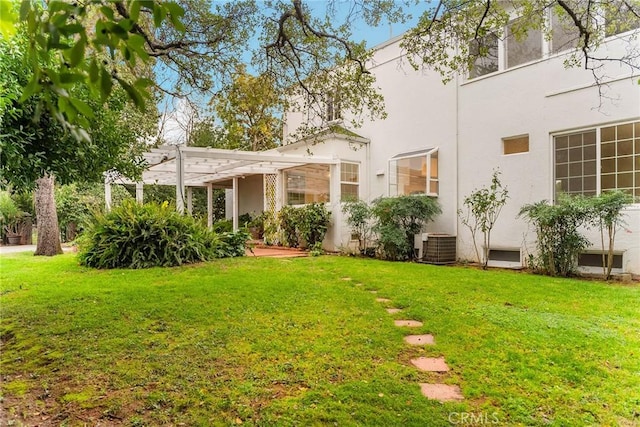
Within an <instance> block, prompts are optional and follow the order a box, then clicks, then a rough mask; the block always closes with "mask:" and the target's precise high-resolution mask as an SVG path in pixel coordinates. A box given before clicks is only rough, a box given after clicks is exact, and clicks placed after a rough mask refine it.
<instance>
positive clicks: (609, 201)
mask: <svg viewBox="0 0 640 427" xmlns="http://www.w3.org/2000/svg"><path fill="white" fill-rule="evenodd" d="M632 201H633V199H632V198H631V197H630V196H629V195H628V194H626V193H624V192H620V191H614V192H606V193H603V194H601V195H599V196H592V197H583V196H568V195H564V194H563V195H560V197H559V198H558V201H557V202H556V204H549V203H548V202H547V201H546V200H543V201H540V202H537V203H533V204H529V205H525V206H523V207H522V208H521V209H520V214H519V216H523V217H525V218H526V219H527V220H528V221H529V222H530V223H531V224H532V225H533V227H534V228H535V231H536V236H537V240H536V251H537V253H536V254H535V255H531V256H530V257H529V266H530V267H531V268H532V269H533V271H534V272H537V273H541V274H547V275H550V276H565V277H566V276H571V275H575V274H576V271H577V268H578V258H579V257H580V254H581V253H582V252H583V251H584V250H585V249H586V248H587V247H588V246H589V245H590V244H591V242H589V240H588V239H587V238H586V237H585V236H584V235H583V234H582V233H580V228H581V227H586V228H589V227H597V228H598V229H599V231H600V235H601V245H602V251H603V256H602V266H603V275H604V277H605V278H606V279H609V278H610V277H611V269H612V266H613V253H614V245H615V235H616V229H617V228H618V227H619V226H620V225H622V224H623V223H624V218H623V216H624V212H623V210H624V207H625V205H626V204H628V203H631V202H632ZM605 241H606V243H605Z"/></svg>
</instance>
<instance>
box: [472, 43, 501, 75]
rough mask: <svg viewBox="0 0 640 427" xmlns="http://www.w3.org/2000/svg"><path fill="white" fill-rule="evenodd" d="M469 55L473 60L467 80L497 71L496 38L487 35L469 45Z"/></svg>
mask: <svg viewBox="0 0 640 427" xmlns="http://www.w3.org/2000/svg"><path fill="white" fill-rule="evenodd" d="M469 55H470V56H471V57H472V58H474V60H473V65H472V66H471V69H470V70H469V78H470V79H473V78H476V77H480V76H484V75H485V74H489V73H493V72H496V71H498V36H496V35H495V34H489V35H487V36H486V37H483V38H481V39H479V40H473V41H472V42H471V43H470V45H469Z"/></svg>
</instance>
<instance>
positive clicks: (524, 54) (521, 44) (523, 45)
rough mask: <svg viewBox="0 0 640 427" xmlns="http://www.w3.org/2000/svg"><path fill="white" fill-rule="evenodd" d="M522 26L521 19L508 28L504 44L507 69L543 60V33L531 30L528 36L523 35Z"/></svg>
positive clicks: (512, 22)
mask: <svg viewBox="0 0 640 427" xmlns="http://www.w3.org/2000/svg"><path fill="white" fill-rule="evenodd" d="M520 26H521V24H520V20H519V19H516V20H514V21H511V23H510V24H509V25H508V26H507V31H506V38H505V42H504V43H505V50H506V59H507V61H506V67H507V68H511V67H515V66H516V65H520V64H524V63H525V62H530V61H535V60H536V59H540V58H542V32H541V31H540V30H536V29H533V28H530V29H529V30H528V31H527V33H526V34H522V30H521V29H520V28H519V27H520Z"/></svg>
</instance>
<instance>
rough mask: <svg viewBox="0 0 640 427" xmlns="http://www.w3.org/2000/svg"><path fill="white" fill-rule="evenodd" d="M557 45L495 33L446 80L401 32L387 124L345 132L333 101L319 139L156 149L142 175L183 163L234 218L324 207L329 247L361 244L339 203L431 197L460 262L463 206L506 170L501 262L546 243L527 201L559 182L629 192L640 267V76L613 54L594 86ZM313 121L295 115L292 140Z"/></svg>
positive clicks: (389, 69) (385, 87)
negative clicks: (407, 50) (407, 52)
mask: <svg viewBox="0 0 640 427" xmlns="http://www.w3.org/2000/svg"><path fill="white" fill-rule="evenodd" d="M638 31H639V30H637V29H636V30H635V32H634V31H631V32H627V33H623V34H616V35H613V36H612V37H610V38H609V39H607V41H606V43H605V44H604V45H603V46H602V54H603V55H604V56H611V57H615V56H616V54H618V53H620V52H622V51H623V50H625V49H628V47H629V43H630V41H629V39H630V38H631V36H632V35H634V34H636V35H637V33H638ZM554 42H555V43H556V45H560V41H559V40H554V39H552V40H546V39H545V37H543V35H542V34H540V33H535V32H534V33H532V34H530V35H529V36H528V38H527V39H526V40H524V41H521V42H518V43H516V42H514V41H510V42H509V40H507V41H499V40H497V39H496V41H495V43H496V44H495V47H494V50H493V51H492V53H493V56H492V57H491V58H490V59H485V60H483V62H482V63H478V64H477V65H478V67H477V68H476V69H474V70H472V72H471V73H469V75H466V76H463V75H459V76H457V77H456V78H455V79H454V80H453V81H451V82H449V83H448V84H446V85H445V84H443V83H442V81H441V76H440V75H439V74H437V73H435V72H432V71H428V70H420V71H415V70H414V69H412V68H411V67H410V66H409V64H408V62H407V61H406V58H405V57H404V55H403V51H402V50H401V48H400V38H396V39H392V40H390V41H388V42H387V43H384V44H382V45H380V46H378V47H377V48H375V54H374V57H373V60H372V62H371V64H370V71H371V72H372V73H373V74H374V75H375V77H376V84H377V85H378V86H379V87H380V89H381V92H382V94H383V96H384V98H385V104H386V111H387V114H388V118H387V119H386V120H378V121H370V122H366V123H364V124H363V126H362V127H361V128H358V129H348V130H345V128H347V127H348V126H347V124H346V123H348V122H347V121H344V122H342V120H341V119H340V118H339V114H337V112H336V111H335V110H334V109H330V112H329V113H330V114H333V115H334V117H330V118H334V119H335V120H334V121H332V122H331V123H330V126H329V127H327V128H326V129H325V130H324V131H323V132H322V133H321V134H320V136H318V135H316V136H315V137H313V138H307V139H302V140H298V141H293V142H290V143H288V144H286V145H283V146H282V147H279V148H277V149H274V150H270V151H267V152H260V153H246V152H234V151H231V152H226V151H225V150H206V149H196V148H188V147H183V148H180V149H176V148H161V149H158V150H154V153H153V155H152V157H153V156H156V158H155V159H152V160H151V163H152V165H153V164H154V163H155V166H152V167H151V168H150V169H149V170H148V171H147V172H146V173H145V182H158V183H165V182H163V179H165V175H163V173H164V172H167V171H168V172H171V173H174V174H175V172H176V171H178V172H180V171H181V170H182V172H183V175H184V179H183V181H182V182H179V187H180V188H182V186H183V185H184V186H186V187H188V186H207V187H209V188H214V187H223V188H228V189H229V195H230V196H231V197H230V198H229V200H233V203H232V209H231V210H232V211H233V212H234V213H235V215H234V216H235V217H236V218H237V215H238V214H242V213H244V212H254V213H255V212H260V211H262V210H274V209H275V210H277V209H278V208H279V207H281V206H283V205H287V204H288V205H300V204H304V203H310V202H314V201H315V202H325V203H327V204H328V205H327V206H328V208H329V209H330V210H331V213H332V226H331V228H330V230H329V233H328V235H327V238H326V240H325V242H324V245H325V248H326V249H329V250H335V249H338V248H340V247H346V246H349V245H350V244H353V242H352V241H351V234H350V231H349V229H348V227H347V226H346V222H345V218H344V217H343V214H342V211H341V206H342V202H343V201H344V200H345V199H347V198H348V197H351V196H357V197H359V198H360V199H362V200H365V201H369V202H370V201H372V200H374V199H375V198H377V197H380V196H393V195H399V194H417V193H422V194H428V195H430V196H433V197H436V198H437V199H438V201H439V203H440V205H441V206H442V210H443V212H442V214H441V215H440V216H439V217H438V218H437V219H436V220H435V222H433V223H431V224H430V225H429V228H428V230H427V232H429V233H444V234H447V235H450V236H455V237H456V243H457V245H456V246H457V258H458V259H473V258H474V257H475V256H474V250H473V246H472V243H471V238H470V235H469V232H468V230H466V229H465V228H464V227H463V226H462V225H461V223H460V219H459V218H458V215H457V211H458V209H460V208H462V207H463V200H464V198H465V197H466V196H467V195H468V194H469V193H471V192H472V191H474V190H475V189H478V188H480V187H482V186H487V185H489V184H490V180H491V176H492V173H493V171H494V170H496V169H499V170H500V172H501V181H502V183H503V185H505V186H506V187H508V190H509V195H510V198H509V200H508V202H507V205H506V206H505V207H504V209H503V211H502V213H501V217H500V220H499V221H498V223H497V224H496V226H495V228H494V231H493V234H492V243H491V246H492V247H491V249H492V251H493V252H492V253H493V256H492V260H491V263H493V264H494V265H510V266H520V265H523V263H525V262H526V259H527V255H528V254H529V253H531V252H532V251H533V250H534V246H535V245H534V241H535V234H534V232H533V230H531V229H530V228H529V226H528V224H527V223H526V221H525V220H524V219H518V218H517V215H518V212H519V210H520V208H521V207H522V206H523V205H525V204H529V203H534V202H537V201H540V200H550V201H553V200H554V199H555V197H556V193H557V192H558V191H564V192H568V193H570V194H585V195H593V194H598V193H600V192H601V191H603V190H607V189H614V188H618V189H624V190H626V191H628V192H629V193H631V194H633V195H634V197H635V200H636V201H637V202H638V203H635V204H632V205H629V206H628V207H627V208H626V209H625V219H626V225H625V226H624V228H623V229H622V230H620V231H619V232H618V236H617V242H616V251H617V252H616V253H617V254H618V255H617V259H616V265H615V269H614V272H625V273H632V274H634V275H640V84H639V82H638V80H639V78H640V77H639V76H637V75H635V76H634V75H632V71H631V70H630V68H629V67H624V66H622V65H620V64H619V63H617V62H611V63H607V64H605V66H606V70H605V72H604V75H605V76H606V77H605V79H604V81H605V82H606V84H605V85H604V86H596V85H595V84H594V78H593V74H592V73H591V71H587V70H583V69H579V68H570V69H565V67H564V66H563V61H564V59H565V58H566V55H567V52H568V51H566V50H562V49H561V48H555V47H554ZM631 43H638V40H637V39H633V40H632V41H631ZM516 45H517V46H516ZM514 46H516V47H517V49H516V48H514ZM315 119H316V118H315V117H313V116H312V115H311V114H309V113H307V112H289V113H288V114H287V115H286V126H285V141H286V140H287V137H288V135H291V134H292V133H294V131H295V130H296V129H297V128H298V127H299V126H302V125H304V124H306V123H308V122H309V121H314V120H315ZM167 183H168V181H167ZM179 191H181V190H179ZM587 236H588V237H589V238H590V240H591V241H592V242H593V243H594V245H593V247H591V248H589V252H590V253H599V252H600V245H599V241H600V238H599V234H596V232H587ZM583 261H584V263H585V265H589V264H593V261H594V260H593V259H589V257H585V258H584V260H583ZM596 262H597V260H596ZM596 265H597V264H596Z"/></svg>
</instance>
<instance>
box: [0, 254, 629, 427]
mask: <svg viewBox="0 0 640 427" xmlns="http://www.w3.org/2000/svg"><path fill="white" fill-rule="evenodd" d="M0 262H1V266H0V269H1V279H2V283H1V285H0V292H1V311H0V314H1V316H2V322H1V324H0V339H1V342H2V348H1V356H0V357H1V359H0V360H1V363H2V364H1V366H0V367H1V372H2V384H1V399H2V407H3V411H2V415H1V417H2V424H10V423H13V424H14V425H23V424H24V425H71V426H73V425H87V424H88V425H96V424H117V425H132V426H134V425H162V424H171V425H176V424H178V425H189V426H193V425H202V426H208V425H235V424H240V423H243V424H245V425H246V424H249V425H252V424H255V425H285V426H286V425H325V424H329V425H344V426H349V425H380V426H385V425H406V426H438V425H451V423H460V421H461V420H462V419H463V418H462V417H463V416H467V418H465V419H466V420H471V421H473V420H475V422H480V421H482V420H484V421H486V422H494V421H497V422H499V423H502V424H503V425H527V426H528V425H549V424H551V425H563V426H564V425H625V426H634V425H638V424H639V423H640V333H639V331H640V287H637V286H619V285H611V284H604V283H599V282H593V281H592V282H588V281H577V280H567V279H550V278H546V277H541V276H532V275H527V274H522V273H515V272H505V271H480V270H476V269H472V268H464V267H435V266H428V265H416V264H401V263H388V262H381V261H375V260H360V259H353V258H342V257H330V256H324V257H317V258H297V259H268V258H251V257H249V258H241V259H225V260H219V261H215V262H212V263H207V264H201V265H196V266H188V267H181V268H171V269H149V270H138V271H124V270H111V271H96V270H90V269H86V268H82V267H79V266H78V265H77V262H76V259H75V256H74V255H63V256H58V257H54V258H42V257H33V256H30V255H27V254H16V255H9V256H3V257H2V260H1V261H0ZM370 291H376V294H373V293H371V292H370ZM376 297H386V298H389V299H391V300H392V303H387V304H384V303H379V302H376V301H375V298H376ZM391 306H395V307H401V308H404V311H403V312H402V313H398V314H395V315H389V314H388V313H387V312H386V311H385V307H391ZM394 318H395V319H403V318H405V319H415V320H420V321H422V322H424V326H423V327H421V328H418V329H417V330H416V329H411V330H409V329H403V328H397V327H395V326H394V325H393V322H392V319H394ZM409 333H432V334H434V335H435V338H436V345H435V346H431V347H427V348H416V347H411V346H409V345H406V344H404V343H403V339H402V338H403V336H404V335H406V334H409ZM417 356H428V357H436V356H444V357H445V358H446V361H447V363H448V364H449V367H450V368H451V371H450V372H449V373H447V374H435V373H424V372H419V371H417V370H416V369H415V368H413V367H412V366H411V365H410V363H409V360H410V359H411V358H415V357H417ZM421 382H445V383H449V384H456V385H459V386H460V387H461V389H462V391H463V394H464V396H465V400H464V401H462V402H456V403H444V404H442V403H439V402H435V401H431V400H428V399H426V398H424V397H422V395H421V394H420V389H419V386H418V384H419V383H421ZM465 414H466V415H465ZM479 420H480V421H479Z"/></svg>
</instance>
